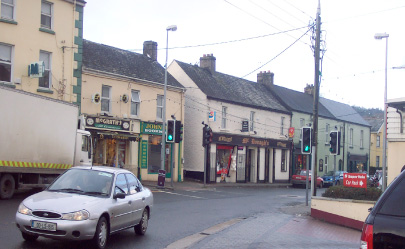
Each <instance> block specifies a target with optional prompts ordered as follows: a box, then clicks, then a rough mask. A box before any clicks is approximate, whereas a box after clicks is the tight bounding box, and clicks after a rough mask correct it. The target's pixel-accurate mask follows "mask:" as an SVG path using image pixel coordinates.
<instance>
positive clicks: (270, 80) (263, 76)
mask: <svg viewBox="0 0 405 249" xmlns="http://www.w3.org/2000/svg"><path fill="white" fill-rule="evenodd" d="M257 83H260V84H263V85H265V86H267V87H270V88H272V87H273V85H274V73H272V72H270V71H267V72H266V71H263V72H262V71H260V73H258V74H257Z"/></svg>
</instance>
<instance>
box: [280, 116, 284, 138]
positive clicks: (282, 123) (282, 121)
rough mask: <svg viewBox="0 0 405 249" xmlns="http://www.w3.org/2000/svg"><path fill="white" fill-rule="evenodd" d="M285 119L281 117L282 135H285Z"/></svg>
mask: <svg viewBox="0 0 405 249" xmlns="http://www.w3.org/2000/svg"><path fill="white" fill-rule="evenodd" d="M284 119H285V117H281V126H280V135H284Z"/></svg>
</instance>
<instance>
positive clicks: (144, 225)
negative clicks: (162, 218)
mask: <svg viewBox="0 0 405 249" xmlns="http://www.w3.org/2000/svg"><path fill="white" fill-rule="evenodd" d="M148 222H149V213H148V210H146V208H145V209H144V210H143V213H142V218H141V221H140V222H139V224H138V225H136V226H135V233H136V234H138V235H144V234H145V233H146V229H148Z"/></svg>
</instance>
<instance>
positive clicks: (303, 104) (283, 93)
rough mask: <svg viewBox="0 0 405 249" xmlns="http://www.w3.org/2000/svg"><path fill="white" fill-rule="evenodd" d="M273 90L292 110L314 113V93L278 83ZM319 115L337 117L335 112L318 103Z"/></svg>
mask: <svg viewBox="0 0 405 249" xmlns="http://www.w3.org/2000/svg"><path fill="white" fill-rule="evenodd" d="M273 91H274V92H275V93H276V95H277V96H278V97H279V98H280V100H281V101H282V102H283V103H284V104H285V105H286V106H288V107H289V108H290V109H291V110H292V111H296V112H302V113H307V114H310V115H312V114H313V109H314V97H313V96H312V95H309V94H307V93H304V92H298V91H295V90H291V89H288V88H285V87H281V86H277V85H274V86H273ZM318 115H319V116H322V117H324V118H330V119H334V118H335V116H333V114H332V113H330V112H329V111H328V109H326V108H325V107H324V106H323V105H321V104H319V105H318Z"/></svg>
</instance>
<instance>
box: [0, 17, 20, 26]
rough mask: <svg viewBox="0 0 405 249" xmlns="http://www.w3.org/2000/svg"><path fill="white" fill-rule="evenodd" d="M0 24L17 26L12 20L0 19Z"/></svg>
mask: <svg viewBox="0 0 405 249" xmlns="http://www.w3.org/2000/svg"><path fill="white" fill-rule="evenodd" d="M0 22H5V23H9V24H14V25H17V22H16V21H14V20H9V19H3V18H0Z"/></svg>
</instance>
